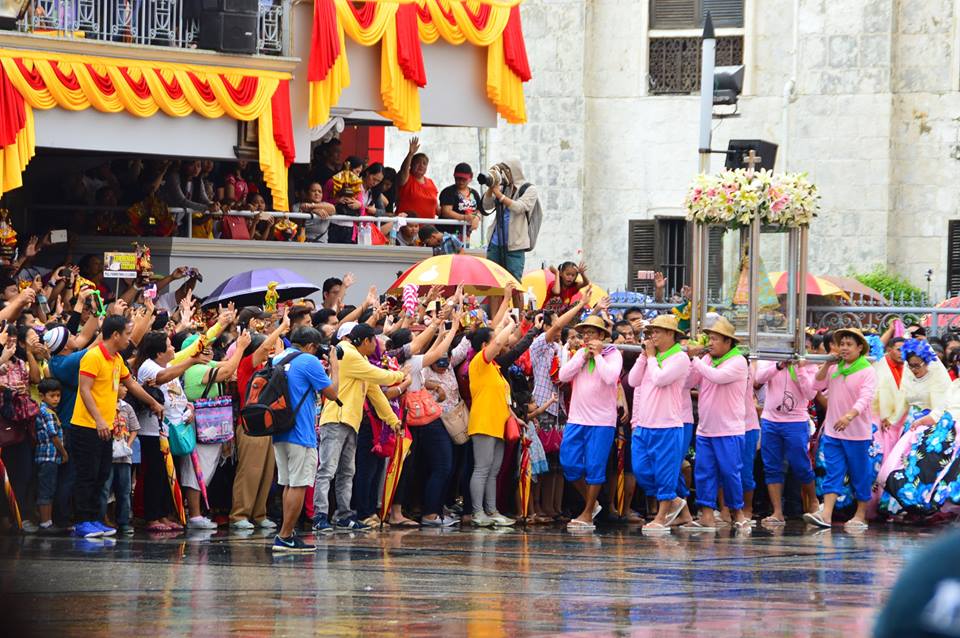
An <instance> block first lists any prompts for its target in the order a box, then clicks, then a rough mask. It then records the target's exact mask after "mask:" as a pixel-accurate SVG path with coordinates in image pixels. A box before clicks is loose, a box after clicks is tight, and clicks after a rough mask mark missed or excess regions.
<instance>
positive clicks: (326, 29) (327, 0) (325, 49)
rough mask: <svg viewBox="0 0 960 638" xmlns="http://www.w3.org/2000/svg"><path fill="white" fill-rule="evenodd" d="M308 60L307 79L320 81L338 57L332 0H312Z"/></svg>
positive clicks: (338, 44)
mask: <svg viewBox="0 0 960 638" xmlns="http://www.w3.org/2000/svg"><path fill="white" fill-rule="evenodd" d="M310 39H311V42H310V60H309V62H308V63H307V80H308V81H310V82H321V81H323V79H324V78H326V77H327V73H329V72H330V69H332V68H333V64H334V62H336V61H337V58H338V57H340V38H339V37H338V36H337V9H336V7H335V6H334V4H333V0H314V3H313V33H312V34H311V36H310Z"/></svg>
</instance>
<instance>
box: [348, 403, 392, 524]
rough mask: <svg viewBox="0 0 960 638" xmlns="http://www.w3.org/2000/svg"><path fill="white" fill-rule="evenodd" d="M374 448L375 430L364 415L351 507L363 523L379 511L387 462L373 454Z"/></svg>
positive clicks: (358, 439)
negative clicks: (381, 488)
mask: <svg viewBox="0 0 960 638" xmlns="http://www.w3.org/2000/svg"><path fill="white" fill-rule="evenodd" d="M372 448H373V428H371V427H370V419H369V418H367V415H366V414H364V415H363V420H362V421H360V431H359V432H358V433H357V471H356V474H354V475H353V503H352V505H351V507H352V508H353V509H354V511H356V512H357V518H359V519H360V520H361V521H362V520H363V519H365V518H368V517H369V516H371V515H373V514H375V513H376V511H377V501H378V500H379V494H378V492H379V489H378V488H379V487H380V473H381V472H382V471H383V465H384V461H386V459H384V458H383V457H380V456H377V455H376V454H374V453H373V452H371V450H372Z"/></svg>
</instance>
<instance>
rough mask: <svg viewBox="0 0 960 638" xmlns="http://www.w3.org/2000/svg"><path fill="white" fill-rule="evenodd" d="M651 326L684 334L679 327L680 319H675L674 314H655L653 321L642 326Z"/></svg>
mask: <svg viewBox="0 0 960 638" xmlns="http://www.w3.org/2000/svg"><path fill="white" fill-rule="evenodd" d="M651 328H660V329H661V330H671V331H673V332H676V333H677V335H679V336H681V337H683V336H686V334H685V333H684V332H683V330H681V329H680V320H679V319H677V317H676V315H657V317H656V318H654V320H653V321H651V322H650V323H648V324H647V325H646V326H644V328H643V329H644V330H650V329H651Z"/></svg>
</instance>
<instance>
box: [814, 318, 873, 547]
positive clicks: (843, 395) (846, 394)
mask: <svg viewBox="0 0 960 638" xmlns="http://www.w3.org/2000/svg"><path fill="white" fill-rule="evenodd" d="M833 341H834V343H835V344H837V348H838V352H839V361H838V360H837V359H832V360H830V361H827V362H825V363H824V364H823V365H822V366H820V369H819V370H818V371H817V377H816V380H815V382H814V389H816V390H824V389H826V390H827V396H828V399H827V416H826V418H825V419H824V430H823V436H822V437H821V439H820V449H821V450H823V456H824V460H825V461H826V466H827V475H826V477H825V478H824V481H823V510H822V512H821V513H819V514H816V513H813V514H811V513H807V514H804V515H803V520H805V521H806V522H808V523H810V524H811V525H816V526H817V527H823V528H825V529H830V527H831V521H832V519H833V507H834V505H836V503H837V495H838V494H841V493H842V491H843V477H844V475H849V476H850V485H851V487H852V488H853V495H854V497H855V498H856V499H857V512H856V514H854V515H853V518H851V519H850V520H849V521H847V522H846V523H845V524H844V526H843V527H844V529H847V530H864V529H866V528H867V505H868V504H869V503H870V496H871V492H870V489H871V487H872V484H873V475H872V474H873V473H872V470H871V467H870V445H871V443H872V442H873V423H872V421H873V412H872V410H871V406H872V405H873V395H874V393H875V392H876V389H877V376H876V372H875V371H874V369H873V366H871V365H870V361H869V360H868V359H867V357H866V353H867V352H869V351H870V346H869V344H868V343H867V340H866V338H865V337H864V336H863V333H862V332H860V331H859V330H857V329H856V328H844V329H842V330H837V331H836V332H835V333H833ZM834 368H836V369H835V370H834Z"/></svg>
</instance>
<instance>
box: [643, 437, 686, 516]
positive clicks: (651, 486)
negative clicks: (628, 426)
mask: <svg viewBox="0 0 960 638" xmlns="http://www.w3.org/2000/svg"><path fill="white" fill-rule="evenodd" d="M631 438H632V439H633V442H632V445H633V475H634V476H636V477H637V485H639V486H640V487H641V488H642V489H643V491H644V492H645V493H646V495H647V496H652V497H655V498H656V499H657V500H658V501H672V500H673V499H675V498H676V497H677V476H678V475H679V474H680V466H681V465H682V464H683V453H684V451H685V450H684V446H683V441H684V439H683V428H682V427H676V428H645V427H643V426H640V427H637V428H634V430H633V437H631Z"/></svg>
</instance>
